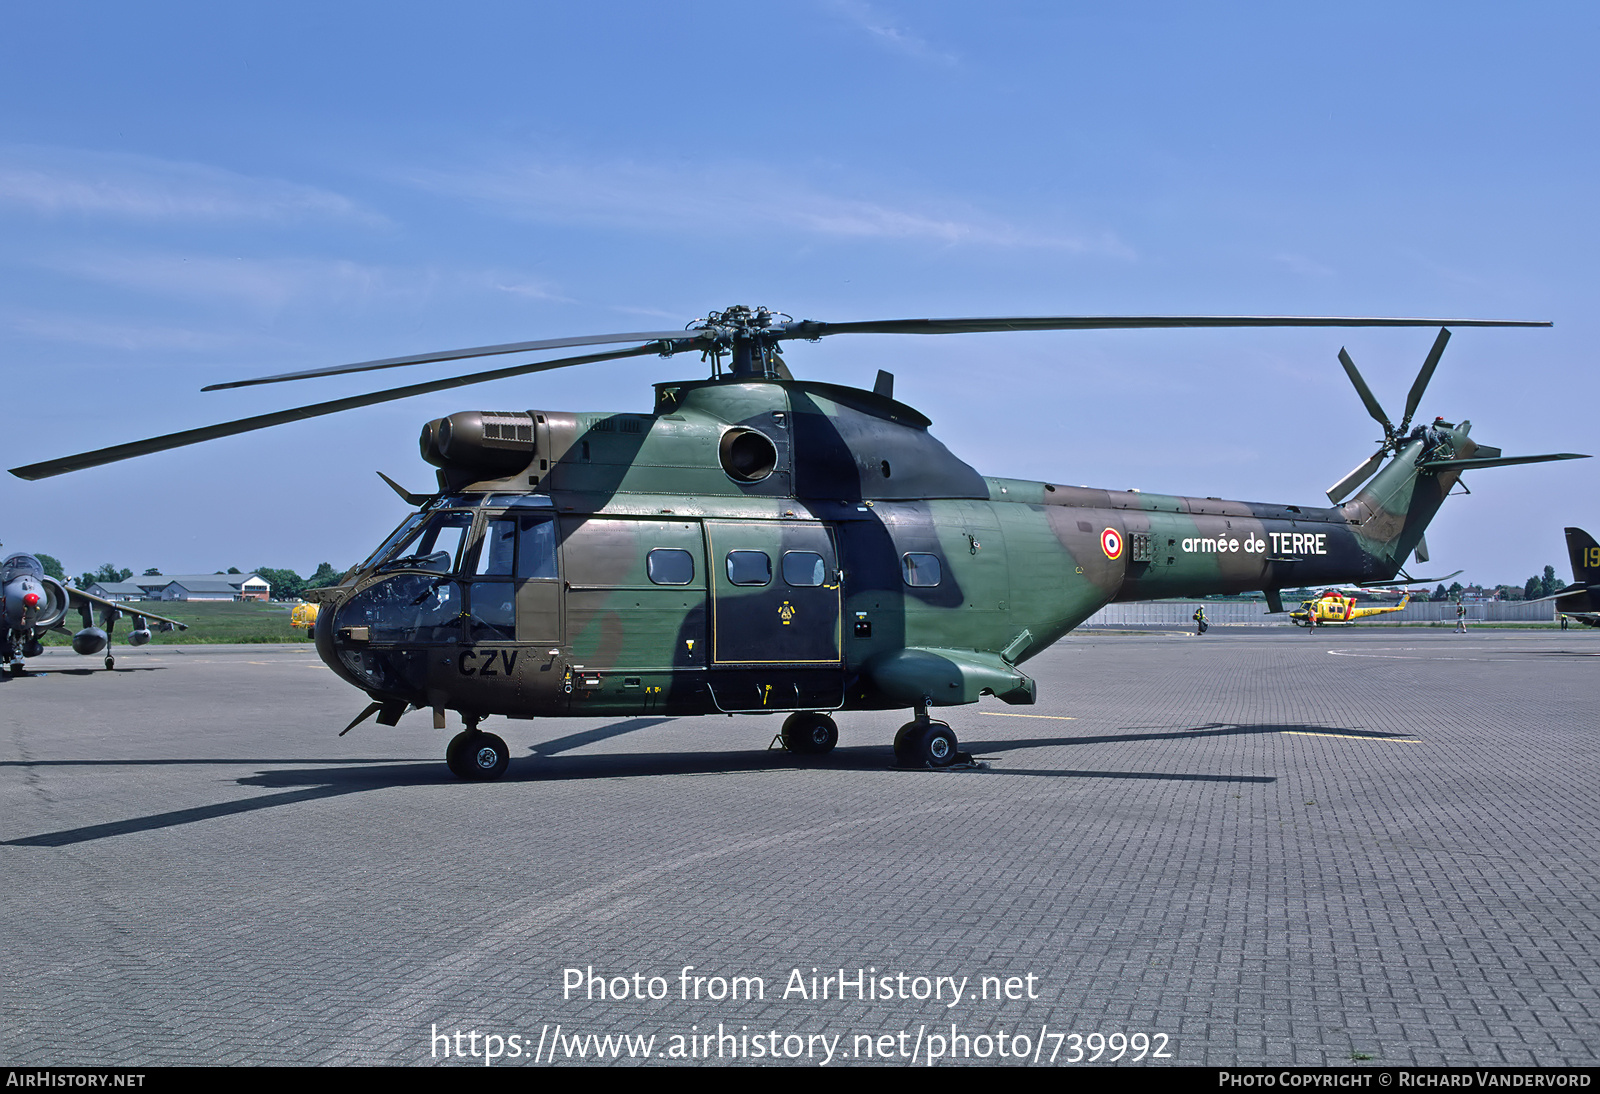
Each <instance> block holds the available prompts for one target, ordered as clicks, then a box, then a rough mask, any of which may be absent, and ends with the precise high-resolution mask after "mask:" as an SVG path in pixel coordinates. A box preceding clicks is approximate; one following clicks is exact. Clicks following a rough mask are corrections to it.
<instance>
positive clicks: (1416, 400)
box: [1400, 327, 1450, 433]
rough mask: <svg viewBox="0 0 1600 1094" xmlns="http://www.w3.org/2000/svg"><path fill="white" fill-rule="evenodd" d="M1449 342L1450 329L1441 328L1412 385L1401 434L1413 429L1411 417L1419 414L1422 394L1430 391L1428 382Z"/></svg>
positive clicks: (1401, 424) (1407, 398)
mask: <svg viewBox="0 0 1600 1094" xmlns="http://www.w3.org/2000/svg"><path fill="white" fill-rule="evenodd" d="M1449 341H1450V331H1449V328H1447V327H1440V328H1439V337H1437V338H1435V339H1434V340H1433V348H1432V349H1431V350H1429V351H1428V359H1427V360H1426V361H1424V362H1422V371H1421V372H1419V373H1417V380H1416V383H1414V384H1412V385H1411V394H1409V395H1407V396H1406V416H1405V420H1404V421H1402V422H1401V423H1400V432H1401V433H1404V432H1405V431H1406V430H1407V429H1409V428H1410V427H1411V416H1412V415H1413V414H1415V413H1416V412H1417V407H1418V405H1419V404H1421V402H1422V393H1423V392H1424V391H1426V390H1427V389H1428V381H1429V380H1431V379H1433V370H1434V369H1436V368H1438V367H1439V358H1440V356H1442V355H1443V353H1444V347H1445V345H1446V344H1447V343H1448V342H1449Z"/></svg>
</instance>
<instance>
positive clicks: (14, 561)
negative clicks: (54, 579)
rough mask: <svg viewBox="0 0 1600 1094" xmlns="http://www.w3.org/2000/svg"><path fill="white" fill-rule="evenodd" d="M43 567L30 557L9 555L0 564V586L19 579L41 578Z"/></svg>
mask: <svg viewBox="0 0 1600 1094" xmlns="http://www.w3.org/2000/svg"><path fill="white" fill-rule="evenodd" d="M43 576H44V567H43V566H42V565H41V564H40V563H39V560H38V559H36V558H34V557H33V556H32V555H22V554H17V555H9V556H7V558H6V560H5V561H4V562H0V584H6V583H9V582H11V581H13V580H14V579H16V578H19V577H43Z"/></svg>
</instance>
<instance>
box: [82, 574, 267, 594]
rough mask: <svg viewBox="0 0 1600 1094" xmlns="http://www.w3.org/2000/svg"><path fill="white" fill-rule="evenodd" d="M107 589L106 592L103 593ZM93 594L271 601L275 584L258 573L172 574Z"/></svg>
mask: <svg viewBox="0 0 1600 1094" xmlns="http://www.w3.org/2000/svg"><path fill="white" fill-rule="evenodd" d="M102 590H106V591H102ZM88 591H89V592H91V593H94V594H95V595H96V596H103V597H105V598H106V599H107V600H268V599H270V598H271V597H272V585H271V583H270V582H268V581H267V580H266V579H265V578H263V577H261V576H260V575H258V574H171V575H165V576H162V575H154V574H152V575H151V576H150V577H136V578H133V579H132V580H131V581H112V582H102V583H99V584H95V585H91V586H90V587H89V590H88Z"/></svg>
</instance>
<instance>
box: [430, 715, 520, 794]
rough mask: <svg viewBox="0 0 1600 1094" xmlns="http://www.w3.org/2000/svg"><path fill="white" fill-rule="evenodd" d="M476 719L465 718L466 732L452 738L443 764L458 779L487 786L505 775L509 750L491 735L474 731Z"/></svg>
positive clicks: (476, 723) (477, 729) (508, 762)
mask: <svg viewBox="0 0 1600 1094" xmlns="http://www.w3.org/2000/svg"><path fill="white" fill-rule="evenodd" d="M478 722H479V719H477V718H469V719H468V720H467V728H466V729H465V730H463V731H462V732H460V733H458V734H456V736H455V738H454V739H453V740H451V742H450V744H449V747H447V748H446V749H445V751H444V762H445V764H446V765H447V766H448V767H449V768H450V772H451V774H453V775H455V777H456V778H458V779H466V780H469V781H472V782H489V781H491V780H493V779H498V778H499V777H500V776H501V775H504V774H505V773H506V768H507V767H508V766H510V764H511V750H510V749H509V748H507V747H506V743H505V741H503V740H501V739H500V738H499V737H497V736H495V735H494V734H493V733H484V732H483V731H482V730H480V729H479V728H478Z"/></svg>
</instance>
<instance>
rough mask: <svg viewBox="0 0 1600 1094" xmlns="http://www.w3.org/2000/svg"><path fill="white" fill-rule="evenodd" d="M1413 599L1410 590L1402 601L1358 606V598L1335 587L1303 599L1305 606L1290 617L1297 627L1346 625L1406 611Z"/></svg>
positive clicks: (1302, 602) (1291, 613) (1290, 614)
mask: <svg viewBox="0 0 1600 1094" xmlns="http://www.w3.org/2000/svg"><path fill="white" fill-rule="evenodd" d="M1410 600H1411V594H1410V593H1409V592H1408V593H1406V594H1405V595H1403V596H1402V597H1401V598H1400V603H1398V604H1389V605H1385V606H1383V607H1377V608H1358V607H1356V604H1357V603H1358V602H1357V600H1356V598H1355V597H1353V596H1345V595H1344V594H1342V593H1339V592H1337V591H1335V590H1333V589H1327V590H1325V591H1324V592H1323V594H1322V595H1321V596H1319V597H1317V598H1316V599H1314V600H1303V601H1301V604H1302V605H1303V607H1302V608H1301V609H1300V610H1299V611H1297V612H1290V613H1289V618H1290V619H1291V620H1292V621H1293V622H1294V625H1295V626H1297V627H1312V626H1316V627H1346V626H1349V625H1350V624H1351V623H1354V622H1355V621H1356V620H1358V619H1365V618H1367V617H1368V616H1373V615H1388V614H1389V613H1390V612H1401V611H1405V607H1406V604H1408V603H1409V602H1410Z"/></svg>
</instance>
